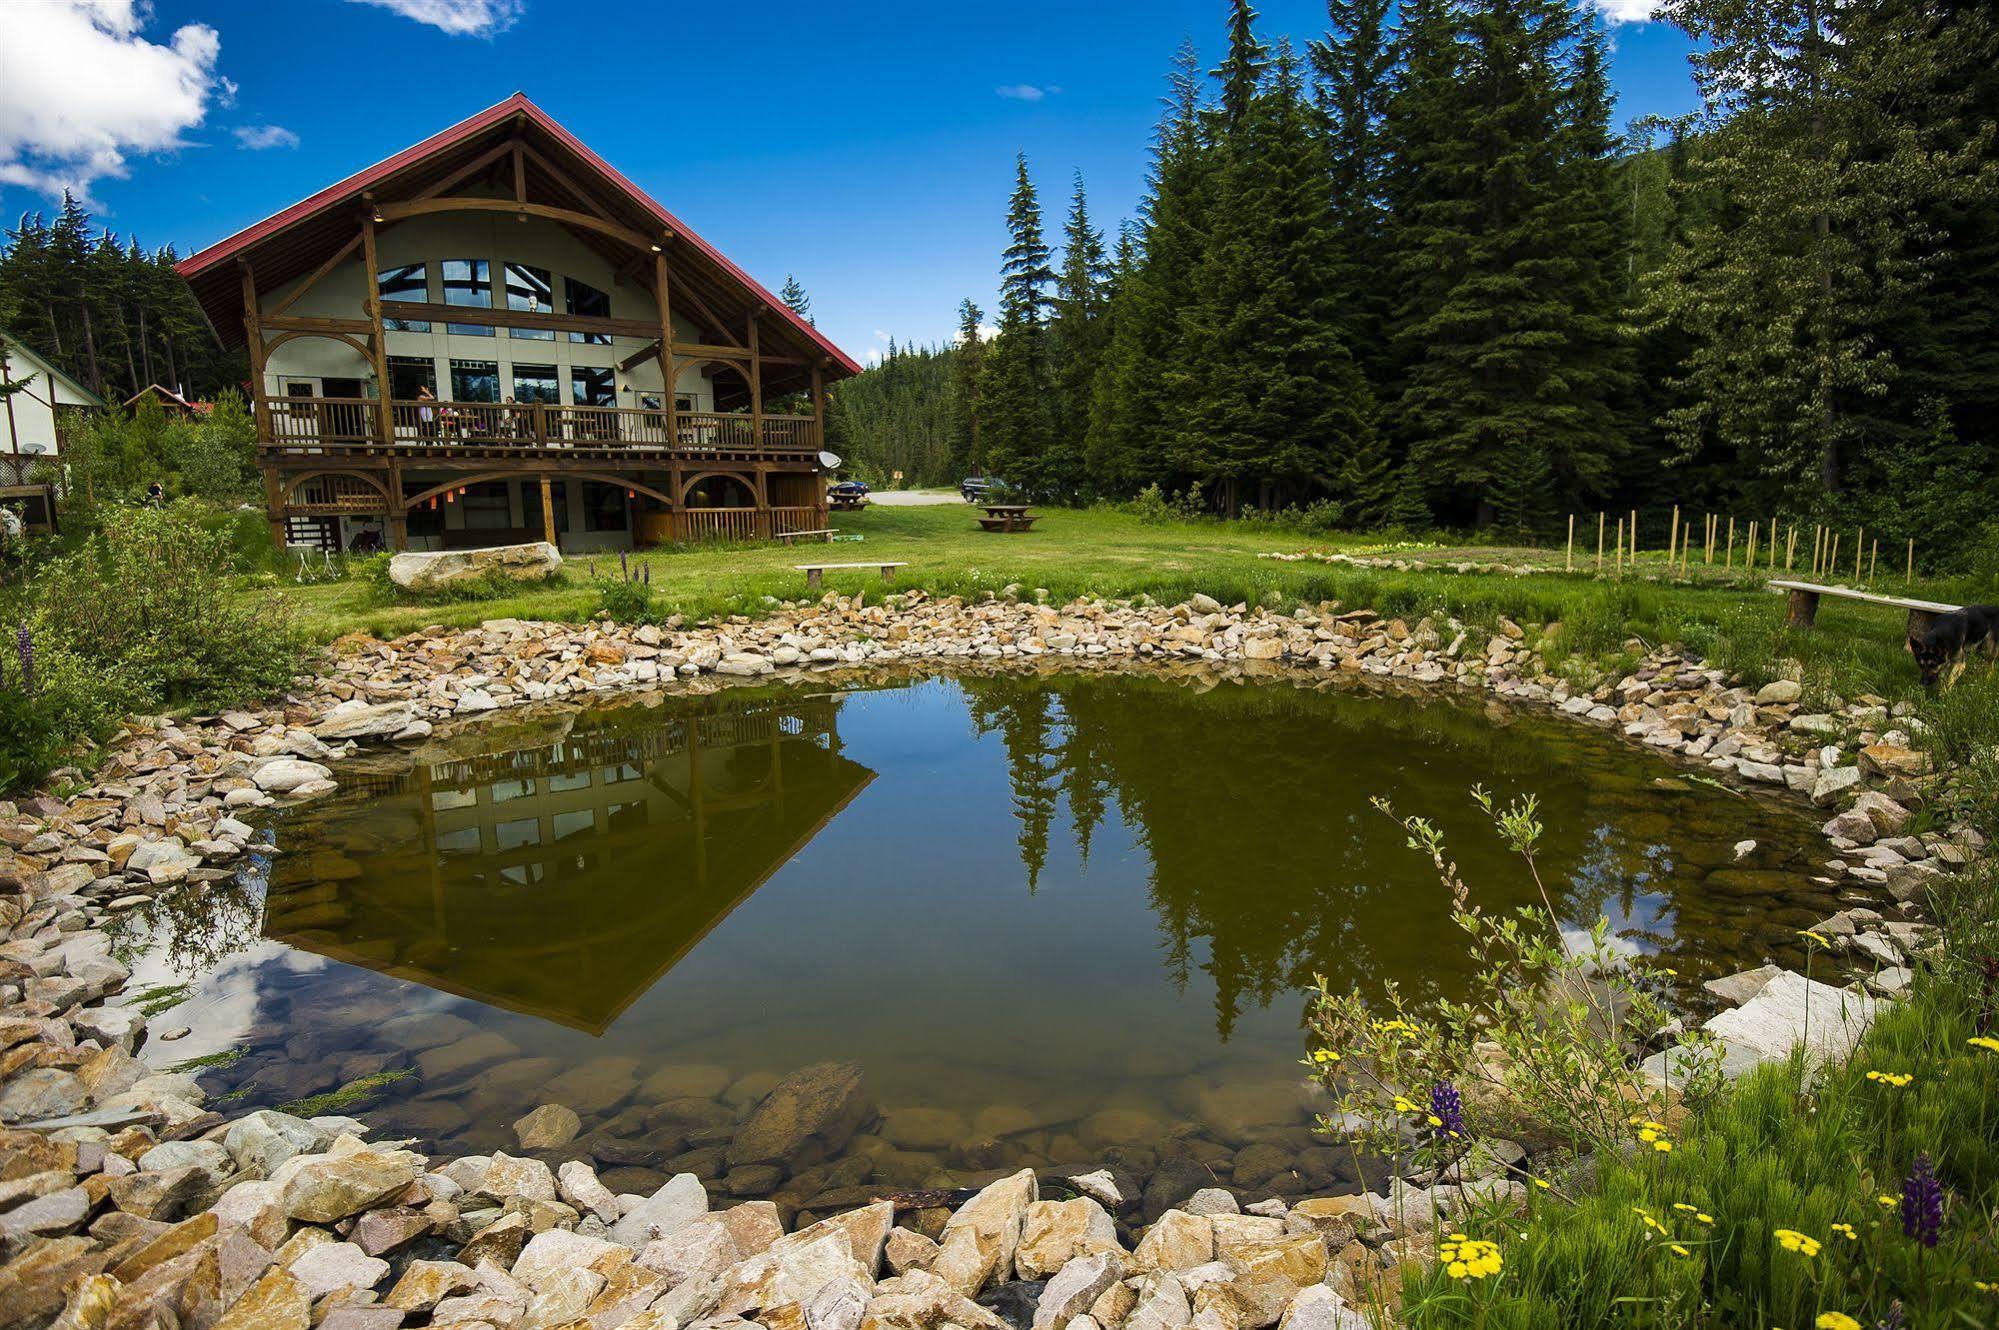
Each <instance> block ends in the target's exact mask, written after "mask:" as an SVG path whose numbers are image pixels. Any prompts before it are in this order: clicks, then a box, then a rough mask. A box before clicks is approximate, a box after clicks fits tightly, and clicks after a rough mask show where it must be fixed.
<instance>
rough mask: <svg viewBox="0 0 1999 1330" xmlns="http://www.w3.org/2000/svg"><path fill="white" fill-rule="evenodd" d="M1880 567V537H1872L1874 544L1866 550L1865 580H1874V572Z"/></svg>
mask: <svg viewBox="0 0 1999 1330" xmlns="http://www.w3.org/2000/svg"><path fill="white" fill-rule="evenodd" d="M1880 566H1881V537H1879V536H1876V537H1874V543H1873V544H1872V545H1870V546H1869V547H1868V549H1867V580H1868V581H1869V582H1870V583H1871V582H1872V581H1873V580H1874V570H1875V569H1876V568H1878V567H1880Z"/></svg>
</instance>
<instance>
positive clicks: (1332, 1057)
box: [1312, 1048, 1340, 1062]
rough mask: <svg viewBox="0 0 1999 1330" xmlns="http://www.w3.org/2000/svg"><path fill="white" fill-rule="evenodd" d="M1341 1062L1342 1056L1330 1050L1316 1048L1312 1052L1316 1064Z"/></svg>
mask: <svg viewBox="0 0 1999 1330" xmlns="http://www.w3.org/2000/svg"><path fill="white" fill-rule="evenodd" d="M1339 1060H1340V1055H1339V1054H1338V1053H1335V1052H1334V1051H1333V1050H1332V1049H1330V1048H1315V1049H1313V1050H1312V1061H1314V1062H1338V1061H1339Z"/></svg>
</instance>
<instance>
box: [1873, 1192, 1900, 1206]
mask: <svg viewBox="0 0 1999 1330" xmlns="http://www.w3.org/2000/svg"><path fill="white" fill-rule="evenodd" d="M1874 1203H1875V1204H1876V1205H1878V1206H1880V1207H1881V1208H1882V1209H1883V1210H1893V1209H1896V1208H1898V1207H1899V1206H1900V1205H1901V1204H1902V1198H1901V1197H1899V1196H1887V1195H1882V1196H1876V1197H1875V1198H1874Z"/></svg>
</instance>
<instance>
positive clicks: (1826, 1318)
mask: <svg viewBox="0 0 1999 1330" xmlns="http://www.w3.org/2000/svg"><path fill="white" fill-rule="evenodd" d="M1814 1324H1816V1325H1817V1326H1818V1330H1860V1322H1858V1321H1856V1320H1854V1319H1853V1318H1852V1317H1851V1316H1848V1315H1847V1314H1846V1313H1845V1312H1820V1313H1819V1319H1818V1320H1817V1321H1816V1322H1815V1323H1814Z"/></svg>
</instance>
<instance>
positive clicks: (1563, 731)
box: [129, 672, 1847, 1208]
mask: <svg viewBox="0 0 1999 1330" xmlns="http://www.w3.org/2000/svg"><path fill="white" fill-rule="evenodd" d="M341 781H342V784H341V791H340V793H339V794H338V795H337V796H335V797H334V798H332V799H330V800H328V801H323V802H321V803H319V804H315V805H310V806H308V807H307V808H305V809H303V810H300V811H296V812H293V813H290V814H286V815H284V816H282V817H281V818H280V819H278V822H277V825H276V827H275V829H274V830H275V834H276V838H277V840H278V843H279V844H280V845H281V846H282V847H283V850H284V853H283V854H281V855H278V856H276V857H273V858H270V859H269V860H268V864H267V867H268V875H267V877H266V876H265V875H262V874H260V873H259V872H258V871H256V870H253V871H252V872H250V873H249V874H246V876H245V878H244V879H243V880H242V881H241V882H239V883H236V884H224V885H217V886H212V887H207V888H191V889H189V890H187V891H184V892H182V893H179V894H178V895H176V896H171V897H167V898H164V899H163V900H162V901H161V902H159V903H158V904H157V905H156V906H155V907H153V908H151V909H149V910H147V911H144V912H141V913H140V914H139V915H137V916H136V917H135V918H134V921H133V932H132V935H131V937H130V939H129V940H130V941H131V943H132V945H133V947H134V949H135V951H136V952H137V953H138V954H139V960H138V962H137V972H136V974H135V986H137V985H141V984H147V983H151V984H158V985H166V984H172V983H176V982H185V983H187V984H188V985H189V988H188V996H187V997H186V999H185V1000H184V1001H182V1002H181V1003H180V1005H178V1006H177V1007H174V1008H173V1009H172V1011H171V1013H169V1014H165V1015H162V1016H160V1017H158V1018H157V1019H156V1020H155V1026H156V1028H169V1027H172V1026H173V1025H175V1024H182V1025H186V1026H189V1027H191V1033H190V1034H189V1035H188V1036H187V1037H185V1038H184V1039H181V1040H178V1041H176V1042H174V1043H171V1044H157V1043H156V1044H155V1045H154V1046H152V1047H151V1048H150V1049H149V1050H148V1056H149V1057H150V1058H151V1059H152V1060H154V1061H155V1063H156V1064H160V1065H169V1064H171V1063H173V1062H174V1061H176V1060H187V1061H192V1062H195V1063H196V1065H197V1066H198V1067H199V1069H200V1074H201V1076H202V1078H203V1083H204V1085H205V1086H206V1087H207V1088H209V1089H210V1090H211V1092H213V1093H216V1094H220V1095H223V1096H226V1098H227V1104H228V1105H229V1106H232V1107H239V1108H246V1107H264V1106H276V1105H298V1106H301V1111H315V1110H316V1111H339V1110H340V1109H342V1108H343V1106H344V1107H347V1108H352V1107H354V1106H357V1105H358V1106H360V1107H365V1108H367V1109H368V1110H369V1113H370V1118H371V1121H373V1122H375V1123H377V1124H378V1125H379V1127H380V1128H381V1130H382V1131H383V1132H385V1133H389V1134H395V1135H407V1136H413V1137H416V1138H418V1139H420V1140H421V1141H423V1142H424V1143H425V1144H426V1146H427V1147H428V1148H430V1149H432V1150H434V1151H439V1152H479V1153H485V1152H490V1151H492V1150H494V1149H507V1150H518V1149H519V1148H520V1146H519V1143H518V1141H517V1138H516V1134H515V1129H514V1126H513V1124H514V1123H515V1122H516V1120H517V1119H519V1118H521V1117H522V1116H523V1115H525V1114H526V1113H528V1112H529V1111H530V1110H532V1109H535V1108H536V1107H537V1106H539V1105H541V1104H545V1103H560V1104H564V1105H565V1106H567V1107H568V1108H570V1109H573V1110H574V1111H575V1112H576V1113H577V1114H578V1117H579V1119H580V1135H579V1136H578V1137H577V1139H576V1140H574V1141H573V1142H570V1143H568V1144H565V1145H563V1146H561V1147H559V1148H557V1149H554V1150H553V1151H552V1152H551V1153H550V1155H549V1157H550V1158H567V1157H585V1156H588V1157H591V1158H594V1159H595V1160H596V1161H597V1163H598V1165H599V1167H600V1169H601V1170H602V1172H603V1174H604V1177H605V1180H606V1182H607V1183H609V1184H610V1185H611V1186H612V1188H613V1189H614V1190H620V1191H650V1190H651V1189H652V1187H654V1186H656V1185H657V1184H658V1182H659V1181H660V1180H663V1178H664V1176H665V1175H667V1174H670V1173H672V1172H676V1171H694V1172H697V1173H700V1174H701V1175H702V1176H703V1177H704V1178H708V1179H711V1180H716V1181H714V1182H713V1184H712V1185H714V1186H715V1187H717V1188H718V1189H719V1190H721V1191H723V1192H726V1193H728V1194H733V1195H737V1196H766V1195H772V1196H775V1197H776V1198H777V1199H779V1200H780V1201H781V1202H783V1203H785V1204H788V1205H797V1206H805V1207H807V1208H810V1207H812V1206H814V1205H815V1204H817V1205H819V1206H821V1207H829V1206H831V1205H834V1204H838V1203H857V1202H858V1201H860V1200H865V1199H866V1197H867V1194H868V1193H869V1192H870V1191H878V1190H880V1189H882V1188H885V1187H928V1186H955V1185H967V1184H970V1183H973V1182H977V1181H981V1180H983V1179H984V1178H986V1177H989V1176H991V1175H992V1171H993V1170H996V1169H1012V1168H1018V1167H1021V1166H1024V1165H1031V1166H1055V1165H1070V1164H1076V1165H1085V1166H1094V1165H1096V1164H1099V1163H1106V1162H1107V1163H1110V1164H1112V1165H1114V1166H1116V1167H1118V1168H1121V1169H1123V1170H1124V1171H1126V1172H1127V1173H1129V1174H1131V1175H1132V1176H1133V1177H1135V1178H1136V1179H1137V1180H1138V1181H1140V1182H1142V1183H1144V1182H1148V1180H1150V1185H1151V1186H1152V1187H1153V1190H1154V1191H1155V1192H1160V1191H1163V1190H1165V1191H1170V1190H1172V1189H1175V1188H1178V1189H1180V1192H1181V1194H1182V1195H1184V1194H1185V1191H1186V1190H1191V1187H1192V1186H1193V1185H1207V1184H1209V1183H1212V1182H1215V1181H1221V1182H1229V1181H1231V1180H1232V1181H1234V1182H1235V1183H1236V1184H1237V1185H1238V1186H1241V1187H1243V1188H1245V1189H1252V1190H1256V1191H1259V1192H1261V1193H1263V1194H1273V1193H1275V1194H1301V1193H1305V1192H1311V1191H1326V1190H1338V1189H1339V1188H1340V1187H1341V1186H1342V1185H1343V1184H1346V1183H1350V1182H1351V1181H1352V1180H1353V1175H1352V1172H1351V1165H1350V1164H1349V1163H1347V1162H1346V1156H1345V1154H1344V1152H1341V1151H1335V1150H1332V1149H1329V1148H1327V1147H1326V1145H1325V1143H1324V1141H1323V1140H1322V1139H1320V1138H1316V1137H1314V1135H1313V1134H1312V1132H1311V1130H1310V1122H1311V1113H1312V1111H1313V1104H1312V1102H1311V1100H1310V1098H1309V1096H1308V1095H1306V1094H1305V1093H1303V1092H1302V1089H1301V1076H1302V1071H1301V1068H1300V1066H1299V1059H1300V1057H1301V1056H1302V1055H1303V1053H1304V1048H1303V1042H1302V1033H1301V1017H1302V1014H1303V1012H1304V1009H1305V993H1306V991H1307V990H1308V989H1309V988H1310V986H1311V985H1312V982H1313V978H1314V976H1315V975H1324V976H1325V977H1326V978H1327V979H1328V980H1329V981H1330V982H1331V983H1333V984H1335V985H1338V986H1344V985H1349V984H1361V985H1365V986H1370V987H1378V986H1379V985H1380V984H1381V983H1382V982H1384V981H1386V980H1388V979H1394V980H1396V981H1398V982H1399V983H1400V984H1401V985H1402V986H1403V987H1404V989H1405V990H1407V991H1409V992H1412V993H1414V994H1416V995H1419V996H1420V995H1423V994H1430V993H1440V992H1442V993H1454V992H1457V991H1460V990H1461V987H1462V985H1463V984H1464V982H1465V980H1466V976H1467V973H1468V968H1469V966H1468V961H1467V959H1466V957H1465V955H1464V952H1463V948H1462V946H1461V945H1460V942H1459V939H1458V935H1457V934H1456V933H1455V931H1454V930H1453V929H1452V928H1451V926H1450V924H1449V921H1448V918H1447V910H1448V898H1447V896H1446V894H1445V891H1444V889H1443V888H1442V887H1441V886H1440V884H1439V883H1438V881H1437V879H1436V876H1435V873H1434V871H1433V870H1432V868H1431V866H1430V865H1429V863H1428V861H1427V859H1425V858H1424V857H1423V856H1421V855H1418V854H1416V853H1414V852H1413V851H1411V850H1410V849H1409V848H1408V846H1407V845H1406V843H1405V841H1406V838H1405V836H1404V835H1403V833H1402V832H1401V830H1400V829H1399V828H1398V827H1397V826H1396V825H1395V824H1394V823H1393V822H1392V821H1390V819H1389V818H1388V817H1387V816H1386V815H1385V814H1384V813H1382V812H1380V811H1378V810H1377V809H1376V808H1375V807H1373V806H1372V803H1371V801H1372V800H1374V799H1375V798H1377V797H1380V798H1386V799H1388V800H1391V801H1392V802H1393V804H1394V806H1395V807H1396V808H1397V809H1398V810H1399V811H1401V812H1403V813H1420V814H1422V815H1424V816H1426V817H1430V818H1432V819H1433V820H1435V821H1436V822H1437V823H1438V824H1439V825H1440V826H1441V827H1442V828H1443V829H1444V830H1445V832H1446V833H1447V835H1448V837H1449V843H1450V848H1451V851H1452V853H1453V856H1454V857H1455V858H1456V859H1457V861H1458V863H1459V865H1460V867H1461V869H1462V872H1463V876H1464V879H1465V881H1466V882H1467V883H1468V884H1469V886H1470V888H1471V891H1472V893H1473V896H1474V899H1475V900H1477V901H1478V902H1480V903H1481V904H1483V905H1484V906H1486V907H1487V908H1489V909H1510V908H1513V907H1515V906H1520V905H1526V904H1528V903H1530V902H1534V901H1537V900H1538V897H1537V896H1536V894H1535V892H1534V889H1533V886H1532V883H1531V881H1530V879H1529V878H1528V875H1527V873H1526V870H1525V867H1524V865H1523V864H1522V863H1521V862H1520V860H1519V859H1518V858H1517V857H1515V856H1512V855H1510V854H1508V853H1507V852H1505V851H1504V850H1503V849H1502V847H1501V846H1500V845H1499V844H1498V842H1497V840H1496V838H1495V837H1494V835H1493V834H1492V831H1491V828H1490V827H1489V825H1487V824H1486V823H1485V821H1484V819H1483V817H1482V815H1481V814H1480V813H1479V812H1478V810H1477V809H1476V808H1475V807H1474V806H1473V804H1472V802H1471V799H1470V797H1469V791H1470V789H1471V787H1473V786H1474V785H1483V786H1484V787H1486V788H1487V789H1489V790H1491V791H1493V792H1494V793H1495V794H1497V795H1499V796H1500V797H1502V798H1510V797H1512V796H1514V795H1516V794H1524V793H1532V794H1534V795H1537V796H1538V797H1539V799H1540V802H1541V809H1542V817H1543V821H1544V822H1545V824H1546V826H1547V835H1546V845H1545V854H1544V856H1543V860H1542V871H1543V873H1544V875H1545V877H1546V879H1547V880H1548V882H1549V884H1550V888H1551V890H1552V891H1553V892H1554V894H1555V901H1556V904H1557V907H1558V909H1559V910H1560V911H1561V912H1562V913H1563V915H1564V917H1565V922H1566V923H1567V924H1569V925H1572V926H1575V927H1578V928H1580V927H1586V926H1587V925H1588V924H1589V923H1590V922H1591V921H1593V920H1594V919H1595V918H1596V917H1597V916H1598V915H1599V914H1602V915H1606V916H1608V918H1609V919H1610V921H1611V923H1612V926H1613V930H1614V933H1615V936H1616V937H1617V939H1618V940H1619V941H1618V945H1619V946H1620V947H1622V948H1625V949H1627V950H1629V951H1630V952H1632V953H1633V954H1639V953H1643V954H1648V955H1655V956H1656V957H1657V958H1658V963H1659V964H1660V965H1661V966H1664V967H1670V968H1672V969H1674V970H1676V971H1677V972H1678V976H1679V978H1678V980H1677V981H1676V982H1677V983H1679V984H1680V985H1681V986H1682V987H1683V990H1684V991H1683V994H1682V996H1684V997H1687V998H1689V999H1691V1000H1697V999H1698V996H1699V994H1698V988H1697V984H1698V981H1699V980H1700V979H1703V978H1707V977H1712V976H1715V975H1719V974H1724V973H1728V972H1730V971H1733V970H1736V969H1740V968H1743V967H1745V966H1749V965H1755V964H1759V963H1761V962H1763V961H1765V960H1771V959H1775V960H1780V961H1785V960H1788V961H1790V962H1791V963H1793V964H1798V963H1801V962H1802V956H1801V954H1800V953H1799V952H1798V951H1797V947H1798V945H1799V944H1798V939H1797V937H1796V935H1795V932H1794V930H1796V929H1798V928H1801V927H1806V926H1809V925H1810V924H1811V923H1812V922H1813V921H1815V920H1817V919H1819V918H1821V917H1823V916H1824V915H1825V914H1827V913H1830V912H1831V911H1833V910H1835V909H1838V908H1840V907H1841V905H1842V904H1845V903H1847V902H1846V901H1845V900H1844V899H1843V898H1842V896H1841V894H1840V893H1839V891H1838V889H1836V888H1835V887H1833V886H1832V885H1830V884H1829V883H1828V882H1826V881H1825V880H1823V879H1822V878H1818V877H1816V876H1815V874H1816V872H1817V870H1816V867H1815V863H1816V861H1817V860H1821V859H1823V858H1825V857H1826V854H1825V847H1824V845H1823V842H1821V841H1820V840H1819V839H1818V837H1817V835H1816V833H1815V831H1814V826H1813V822H1814V819H1812V818H1810V817H1809V816H1808V815H1807V810H1803V809H1800V808H1797V807H1795V806H1793V805H1790V804H1786V803H1783V802H1780V801H1776V800H1772V799H1767V798H1760V797H1750V796H1748V795H1745V794H1742V793H1739V792H1734V791H1730V790H1725V789H1723V788H1721V787H1720V786H1718V785H1716V784H1714V783H1712V782H1708V781H1705V780H1704V779H1703V778H1701V777H1699V776H1698V775H1697V774H1690V773H1689V772H1688V771H1687V770H1686V769H1684V768H1676V767H1673V766H1670V765H1668V764H1667V763H1665V762H1664V761H1662V760H1660V759H1658V758H1656V757H1654V756H1652V755H1649V754H1647V753H1644V752H1640V751H1635V750H1633V749H1632V748H1631V747H1629V746H1628V745H1626V744H1624V743H1622V742H1620V741H1618V740H1617V739H1616V738H1614V737H1612V736H1610V735H1606V734H1603V733H1601V732H1598V731H1595V730H1592V729H1589V728H1586V727H1583V726H1579V725H1576V724H1573V723H1571V722H1567V721H1563V720H1561V719H1558V718H1556V717H1553V716H1551V715H1547V714H1545V713H1540V712H1528V711H1518V710H1513V709H1510V708H1508V707H1506V706H1504V705H1502V704H1500V703H1498V702H1496V701H1492V700H1489V699H1485V698H1476V697H1470V696H1458V695H1442V694H1424V695H1401V694H1397V693H1395V692H1390V691H1384V690H1383V689H1381V688H1380V687H1378V686H1377V687H1369V686H1366V685H1364V684H1362V683H1360V682H1358V681H1351V680H1339V679H1313V680H1311V681H1309V682H1308V683H1301V682H1296V681H1273V682H1261V683H1253V682H1245V681H1243V680H1240V679H1231V678H1224V677H1218V676H1215V675H1212V674H1206V673H1199V672H1192V673H1189V674H1187V675H1185V676H1183V677H1179V678H1162V677H1157V676H1144V677H1138V676H1131V675H1121V674H1115V673H1109V672H1105V673H1073V672H1072V673H1050V674H1045V675H1020V674H1007V675H990V676H983V677H982V676H979V675H976V674H971V673H963V674H958V675H924V676H917V675H910V676H902V677H889V678H883V677H880V676H875V677H872V678H870V679H866V680H856V679H851V678H848V679H838V680H836V679H833V678H830V677H825V678H808V679H804V680H801V681H797V682H794V683H791V684H786V685H780V686H776V687H761V688H738V689H725V690H722V691H717V692H713V693H709V694H706V695H698V696H686V695H682V696H665V697H661V696H657V695H654V696H648V697H642V698H633V699H628V700H626V701H624V702H623V703H621V704H617V705H612V706H607V707H603V708H601V709H596V710H580V709H566V710H561V711H553V712H550V711H543V712H540V713H538V714H533V715H529V714H505V713H502V714H499V715H495V716H492V717H488V718H485V721H484V723H483V724H480V725H476V726H473V727H469V728H468V730H467V731H466V732H464V733H462V734H460V735H459V736H457V737H456V738H454V739H452V740H450V741H449V742H441V743H438V744H435V745H433V746H431V747H428V748H426V749H424V750H422V751H418V752H415V753H408V752H404V753H395V754H386V755H384V754H377V755H373V756H371V757H369V758H366V759H364V760H362V761H360V762H357V763H354V764H352V765H350V766H349V768H348V769H346V770H345V771H343V773H342V776H341ZM1744 841H1753V842H1754V846H1753V847H1748V848H1739V843H1740V842H1744ZM801 1069H809V1070H805V1071H803V1073H802V1074H801ZM781 1078H791V1080H790V1082H789V1084H788V1085H787V1087H786V1090H785V1092H784V1095H781V1096H780V1098H784V1096H789V1098H788V1099H786V1101H785V1102H786V1104H787V1105H788V1106H789V1107H788V1108H787V1110H786V1113H788V1117H786V1114H785V1113H781V1114H778V1115H777V1116H779V1117H786V1121H783V1122H772V1121H769V1120H768V1119H769V1118H770V1117H771V1116H772V1115H771V1114H769V1113H764V1112H762V1110H758V1109H756V1108H755V1106H756V1105H757V1104H758V1103H759V1102H760V1101H762V1100H764V1098H765V1096H766V1095H767V1093H768V1092H769V1091H770V1090H771V1089H772V1087H773V1086H774V1085H776V1084H777V1083H778V1082H779V1081H780V1079H781ZM357 1082H358V1085H357ZM342 1087H354V1088H352V1089H350V1090H349V1091H348V1092H347V1093H346V1094H340V1093H336V1092H338V1091H340V1090H341V1088H342ZM329 1093H332V1098H331V1099H327V1098H323V1097H322V1098H319V1099H315V1098H314V1097H315V1096H327V1095H329ZM877 1109H878V1110H879V1114H880V1115H879V1116H877V1114H876V1110H877ZM753 1112H756V1113H759V1114H760V1119H759V1120H757V1121H751V1122H747V1123H746V1119H748V1118H750V1117H751V1115H752V1113H753ZM752 1128H754V1130H752ZM787 1130H789V1132H790V1137H789V1138H786V1136H785V1133H786V1131H787ZM752 1138H754V1139H752ZM1250 1147H1261V1148H1258V1149H1256V1150H1254V1151H1252V1150H1251V1148H1250ZM1174 1199H1177V1197H1176V1198H1174Z"/></svg>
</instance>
